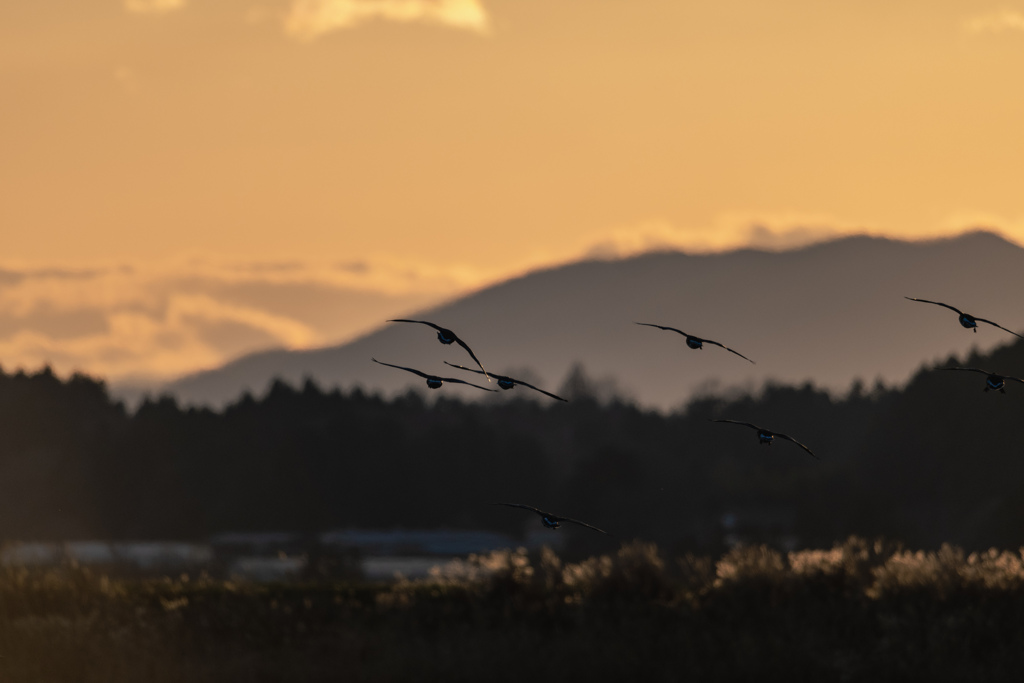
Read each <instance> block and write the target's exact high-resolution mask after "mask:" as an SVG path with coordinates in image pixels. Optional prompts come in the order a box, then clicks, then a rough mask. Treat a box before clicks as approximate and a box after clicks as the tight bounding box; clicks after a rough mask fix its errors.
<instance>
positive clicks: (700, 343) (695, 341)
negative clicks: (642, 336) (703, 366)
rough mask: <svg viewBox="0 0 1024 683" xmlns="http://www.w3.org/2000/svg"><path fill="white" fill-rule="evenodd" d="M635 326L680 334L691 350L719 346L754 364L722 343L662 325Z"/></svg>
mask: <svg viewBox="0 0 1024 683" xmlns="http://www.w3.org/2000/svg"><path fill="white" fill-rule="evenodd" d="M635 324H637V325H646V326H647V327H657V328H658V329H659V330H672V331H673V332H678V333H679V334H681V335H683V336H684V337H686V345H687V346H689V347H690V348H691V349H700V348H703V347H704V345H705V344H714V345H715V346H721V347H722V348H723V349H725V350H726V351H728V352H729V353H735V354H736V355H737V356H739V357H740V358H742V359H743V360H745V361H750V362H751V363H753V362H754V361H752V360H750V359H749V358H747V357H746V356H744V355H743V354H742V353H740V352H739V351H734V350H732V349H730V348H729V347H728V346H726V345H725V344H722V343H720V342H716V341H711V340H710V339H701V338H700V337H695V336H693V335H692V334H686V333H685V332H683V331H682V330H677V329H676V328H674V327H665V326H664V325H654V324H652V323H635Z"/></svg>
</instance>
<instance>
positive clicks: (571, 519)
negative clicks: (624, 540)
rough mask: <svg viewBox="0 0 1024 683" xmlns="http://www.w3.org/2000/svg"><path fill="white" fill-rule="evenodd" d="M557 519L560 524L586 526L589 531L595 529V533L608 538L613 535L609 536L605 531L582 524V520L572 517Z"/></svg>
mask: <svg viewBox="0 0 1024 683" xmlns="http://www.w3.org/2000/svg"><path fill="white" fill-rule="evenodd" d="M557 519H558V521H559V522H572V523H573V524H579V525H580V526H585V527H587V528H588V529H593V530H594V531H600V532H601V533H602V534H604V535H606V536H611V534H609V533H608V532H607V531H605V530H604V529H598V528H597V527H596V526H593V525H592V524H587V523H586V522H581V521H580V520H578V519H573V518H572V517H558V518H557Z"/></svg>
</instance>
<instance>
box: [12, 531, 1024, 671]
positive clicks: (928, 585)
mask: <svg viewBox="0 0 1024 683" xmlns="http://www.w3.org/2000/svg"><path fill="white" fill-rule="evenodd" d="M1022 671H1024V562H1022V555H1021V553H1010V552H996V551H991V552H989V553H983V554H971V555H965V554H964V553H963V552H961V551H959V550H957V549H956V548H952V547H949V546H944V547H943V548H942V549H941V550H940V551H938V552H934V553H925V552H910V551H906V550H903V549H901V548H900V547H898V546H897V545H894V544H886V543H884V542H867V541H864V540H862V539H857V538H851V539H849V540H848V541H846V542H845V543H843V544H842V545H838V546H836V547H834V548H832V549H830V550H811V551H801V552H794V553H789V554H783V553H779V552H776V551H774V550H771V549H769V548H766V547H751V548H744V549H737V550H733V551H730V552H729V553H727V554H726V555H724V556H723V557H721V558H719V559H717V560H715V559H712V558H707V557H697V556H685V557H681V558H677V559H672V560H670V559H667V558H665V557H663V556H662V555H661V554H659V551H658V549H657V548H656V547H655V546H653V545H649V544H642V543H633V544H628V545H624V546H623V547H622V548H621V549H620V550H619V551H618V553H617V554H615V555H613V556H601V557H593V558H590V559H587V560H585V561H583V562H580V563H564V562H563V561H562V560H561V559H560V558H558V557H557V556H556V555H555V554H554V553H552V552H550V551H544V552H542V553H541V554H539V555H537V556H529V555H527V554H526V553H525V552H522V551H506V552H498V553H493V554H490V555H486V556H474V557H470V558H469V559H468V560H465V561H463V562H461V563H458V564H457V566H456V567H455V568H454V569H453V570H452V571H449V572H446V573H443V574H442V573H438V574H436V575H435V576H432V577H431V578H429V579H424V580H417V581H399V582H397V583H390V584H371V583H361V582H344V583H342V582H336V583H327V582H320V583H288V584H273V585H260V584H241V583H233V582H230V581H223V580H214V579H210V578H208V577H200V578H198V579H196V578H193V579H191V580H189V579H188V578H187V577H178V578H174V579H171V578H166V579H147V580H140V579H132V580H128V579H117V580H114V579H108V578H105V577H103V576H99V575H96V574H93V573H91V572H89V571H87V570H85V569H82V568H78V567H74V566H65V567H61V568H59V569H54V570H47V571H30V570H25V569H17V570H6V571H4V572H3V573H2V574H0V680H2V681H4V682H5V683H21V682H26V683H28V682H30V681H31V682H32V683H46V682H49V681H60V682H62V683H63V682H66V681H80V682H82V683H89V682H92V681H97V682H99V681H103V682H104V683H109V682H115V681H117V682H119V681H133V682H134V681H153V682H162V681H189V682H191V683H202V682H206V681H218V682H221V681H342V680H344V681H391V680H417V681H470V680H472V681H484V680H486V681H511V680H517V681H520V680H552V681H554V680H557V681H574V680H588V681H622V680H644V681H677V680H695V681H698V680H699V681H707V680H750V679H753V678H755V677H757V678H758V679H762V680H763V679H765V677H769V680H771V679H774V678H782V677H783V676H785V678H787V679H789V680H811V679H816V680H846V681H862V680H863V681H868V680H871V681H889V680H905V679H907V678H911V677H912V678H914V679H924V678H928V679H930V680H932V681H952V680H966V679H971V680H1006V681H1011V680H1013V681H1016V680H1020V676H1021V672H1022Z"/></svg>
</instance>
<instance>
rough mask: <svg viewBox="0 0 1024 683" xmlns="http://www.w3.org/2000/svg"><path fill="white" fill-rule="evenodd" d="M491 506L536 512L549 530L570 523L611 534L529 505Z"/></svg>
mask: <svg viewBox="0 0 1024 683" xmlns="http://www.w3.org/2000/svg"><path fill="white" fill-rule="evenodd" d="M491 505H507V506H508V507H512V508H523V509H524V510H530V511H531V512H536V513H537V514H538V515H540V522H541V524H543V525H544V526H546V527H547V528H549V529H557V528H558V527H559V525H560V524H561V523H562V522H572V523H573V524H579V525H580V526H585V527H587V528H588V529H593V530H594V531H600V532H601V533H602V534H606V535H608V536H611V534H609V533H608V532H607V531H605V530H604V529H598V528H597V527H596V526H591V525H590V524H587V523H586V522H581V521H580V520H578V519H573V518H571V517H559V516H558V515H553V514H551V513H550V512H544V511H543V510H538V509H537V508H535V507H533V506H530V505H521V504H519V503H491Z"/></svg>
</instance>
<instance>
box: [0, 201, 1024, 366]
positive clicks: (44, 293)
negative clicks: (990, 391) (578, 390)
mask: <svg viewBox="0 0 1024 683" xmlns="http://www.w3.org/2000/svg"><path fill="white" fill-rule="evenodd" d="M1022 225H1024V222H1022V221H1016V222H1014V221H1008V220H1007V219H1005V218H1004V217H999V216H993V215H983V214H971V215H968V214H964V215H961V216H957V217H951V218H950V219H949V220H948V221H947V222H946V223H945V224H943V225H942V226H940V227H939V228H937V229H936V230H935V231H934V232H933V233H931V234H929V235H903V237H908V238H923V237H940V236H948V235H954V234H958V233H961V232H963V231H964V230H965V229H970V228H979V227H982V228H987V229H990V230H995V231H997V232H998V231H999V229H1000V228H1002V229H1003V232H1004V234H1005V232H1007V231H1009V232H1011V233H1012V234H1020V232H1021V229H1019V228H1020V226H1022ZM1011 227H1012V228H1013V229H1012V230H1011ZM850 234H874V235H884V236H890V237H894V236H895V237H898V236H899V235H895V234H894V233H893V231H891V230H890V231H882V230H871V229H870V227H869V226H867V227H866V226H863V225H860V224H857V223H855V222H851V221H843V220H839V219H836V218H833V217H828V216H813V215H780V216H763V215H762V216H753V215H742V214H735V215H727V216H723V217H722V218H720V219H719V220H718V221H715V222H714V223H712V224H710V225H708V226H706V227H702V228H685V229H684V228H679V227H677V226H674V225H672V224H671V223H669V222H667V221H649V222H644V223H639V224H636V225H633V226H627V227H621V228H613V229H609V230H606V231H603V232H597V233H594V234H592V235H591V237H590V238H589V239H587V240H584V241H581V242H580V243H578V244H577V245H576V246H575V247H574V248H572V249H569V250H567V251H565V252H561V253H548V252H541V251H538V252H536V253H534V254H533V255H532V256H531V257H530V258H528V259H524V260H522V261H520V262H516V263H505V262H499V263H489V262H481V263H462V264H460V263H436V262H433V261H427V262H423V261H422V260H421V259H419V258H414V257H408V258H403V257H401V256H394V255H392V256H376V257H375V256H367V257H365V258H351V259H335V260H331V261H324V262H320V263H314V262H311V261H308V260H283V259H282V260H249V261H225V260H214V259H210V258H197V257H182V258H179V259H174V260H168V261H165V262H161V263H138V264H132V265H115V266H111V265H106V266H94V267H82V266H76V267H73V268H70V267H60V266H54V265H47V266H45V267H40V266H36V267H29V266H26V265H24V264H6V265H4V264H0V362H2V363H3V368H4V369H5V370H8V371H9V370H12V369H14V368H24V369H28V370H34V369H37V368H38V367H40V366H42V365H43V364H47V363H48V364H50V365H51V366H52V367H53V368H54V369H55V370H56V371H57V372H58V373H62V374H67V373H70V372H73V371H84V372H87V373H90V374H93V375H98V376H101V377H104V378H107V379H110V380H112V381H114V382H120V383H125V382H130V383H137V384H146V383H156V382H160V381H166V380H169V379H173V378H175V377H178V376H180V375H183V374H188V373H191V372H195V371H198V370H203V369H209V368H214V367H219V366H220V365H223V364H224V363H226V362H228V361H230V360H232V359H234V358H236V357H239V356H241V355H244V354H247V353H251V352H255V351H260V350H265V349H271V348H288V349H307V348H315V347H320V346H327V345H333V344H340V343H344V342H346V341H350V340H352V339H354V338H355V337H357V336H359V335H361V334H364V333H367V332H369V331H371V330H373V329H375V328H377V327H379V326H380V325H381V324H383V322H384V320H385V319H387V318H391V317H403V316H406V315H409V314H412V313H415V312H417V311H420V310H423V309H425V308H428V307H430V306H433V305H437V304H440V303H442V302H443V301H445V300H449V299H452V298H454V297H456V296H463V295H466V294H468V293H470V292H471V291H472V290H474V289H477V288H481V287H485V286H488V285H491V284H494V283H497V282H501V281H503V280H505V279H508V278H511V277H517V276H521V275H524V274H526V273H528V272H530V271H532V270H536V269H539V268H546V267H553V266H558V265H561V264H565V263H569V262H573V261H577V260H580V259H587V258H591V259H593V258H599V259H614V258H626V257H630V256H635V255H638V254H641V253H644V252H650V251H664V250H683V251H688V252H691V253H710V252H719V251H725V250H729V249H735V248H743V247H753V248H760V249H769V250H781V249H791V248H797V247H802V246H806V245H809V244H813V243H815V242H821V241H825V240H829V239H834V238H837V237H842V236H845V235H850Z"/></svg>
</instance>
